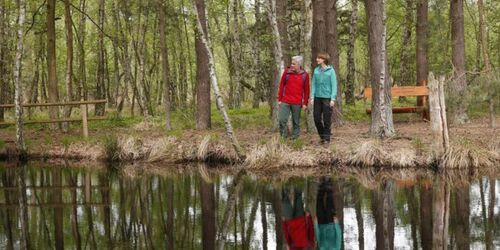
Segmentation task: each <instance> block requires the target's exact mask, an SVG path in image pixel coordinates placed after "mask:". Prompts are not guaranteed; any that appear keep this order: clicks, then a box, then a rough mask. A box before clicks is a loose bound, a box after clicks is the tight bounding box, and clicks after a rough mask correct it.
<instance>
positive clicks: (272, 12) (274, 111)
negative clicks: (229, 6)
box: [268, 0, 285, 130]
mask: <svg viewBox="0 0 500 250" xmlns="http://www.w3.org/2000/svg"><path fill="white" fill-rule="evenodd" d="M268 1H269V2H268V3H269V5H268V6H269V8H268V18H269V22H270V23H271V29H272V32H273V38H274V46H273V48H274V49H273V52H274V62H275V67H276V68H275V69H274V79H273V80H274V81H273V82H272V85H271V95H270V99H269V100H270V102H269V104H270V105H271V117H272V118H271V119H272V122H273V130H277V129H278V108H279V107H278V100H277V99H278V88H279V84H280V79H281V77H280V75H281V72H283V71H284V70H285V61H284V59H283V51H282V47H281V35H280V31H279V26H278V22H277V16H276V15H277V13H276V0H268Z"/></svg>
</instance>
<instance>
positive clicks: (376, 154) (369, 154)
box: [347, 140, 387, 167]
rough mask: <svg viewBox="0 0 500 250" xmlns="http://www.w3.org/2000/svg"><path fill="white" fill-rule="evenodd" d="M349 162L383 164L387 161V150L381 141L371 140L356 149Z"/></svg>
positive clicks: (372, 164) (360, 164) (363, 164)
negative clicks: (383, 147)
mask: <svg viewBox="0 0 500 250" xmlns="http://www.w3.org/2000/svg"><path fill="white" fill-rule="evenodd" d="M347 162H348V163H350V164H352V165H356V166H365V167H371V166H381V165H384V164H386V163H387V152H385V151H384V150H383V149H382V145H381V143H380V141H375V140H371V141H367V142H363V144H361V146H360V147H358V148H357V149H355V150H354V151H353V152H352V153H351V156H350V157H349V159H348V160H347Z"/></svg>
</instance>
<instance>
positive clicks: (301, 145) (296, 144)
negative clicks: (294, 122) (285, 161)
mask: <svg viewBox="0 0 500 250" xmlns="http://www.w3.org/2000/svg"><path fill="white" fill-rule="evenodd" d="M290 146H291V147H292V149H295V150H301V149H303V148H304V142H303V141H302V140H301V139H300V138H299V139H295V140H292V141H291V142H290Z"/></svg>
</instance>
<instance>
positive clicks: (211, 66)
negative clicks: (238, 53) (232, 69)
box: [195, 0, 245, 159]
mask: <svg viewBox="0 0 500 250" xmlns="http://www.w3.org/2000/svg"><path fill="white" fill-rule="evenodd" d="M195 11H196V20H197V27H198V34H199V39H200V40H201V41H200V42H201V45H202V49H204V50H205V52H204V53H206V55H207V59H208V65H207V66H208V70H209V72H208V73H209V77H210V82H211V83H212V88H213V91H214V95H215V103H216V105H217V109H218V110H219V112H220V114H221V116H222V118H223V119H224V126H225V127H226V134H227V136H228V137H229V139H230V140H231V144H232V145H233V148H234V151H235V152H236V154H237V156H238V158H239V159H244V158H245V156H244V154H243V150H242V149H241V146H240V144H239V142H238V139H237V138H236V134H235V133H234V130H233V125H232V124H231V119H230V118H229V115H228V114H227V112H226V108H225V106H224V101H223V100H222V95H221V93H220V90H219V83H218V81H217V76H216V74H215V61H214V56H213V54H212V51H211V50H210V48H211V46H210V40H209V39H208V38H209V36H208V30H206V31H205V30H203V24H202V23H203V22H202V18H201V16H200V13H206V9H205V2H204V0H196V2H195ZM198 65H199V62H198Z"/></svg>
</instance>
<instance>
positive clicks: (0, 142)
mask: <svg viewBox="0 0 500 250" xmlns="http://www.w3.org/2000/svg"><path fill="white" fill-rule="evenodd" d="M4 149H5V141H4V140H2V139H0V150H4Z"/></svg>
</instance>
